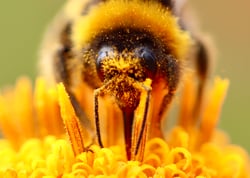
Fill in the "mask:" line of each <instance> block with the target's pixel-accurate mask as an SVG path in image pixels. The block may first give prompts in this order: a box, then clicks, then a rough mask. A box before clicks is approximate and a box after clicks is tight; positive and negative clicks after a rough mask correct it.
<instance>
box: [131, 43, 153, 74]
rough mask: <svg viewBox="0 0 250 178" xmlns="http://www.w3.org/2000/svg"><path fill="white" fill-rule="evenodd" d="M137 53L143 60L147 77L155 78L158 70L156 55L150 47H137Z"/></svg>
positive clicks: (142, 63)
mask: <svg viewBox="0 0 250 178" xmlns="http://www.w3.org/2000/svg"><path fill="white" fill-rule="evenodd" d="M135 55H136V56H137V57H138V58H139V59H140V60H141V65H142V67H143V68H144V69H145V73H146V77H148V78H153V77H154V76H155V73H156V70H157V64H156V56H155V54H154V52H153V51H152V50H151V49H150V48H148V47H139V48H136V49H135Z"/></svg>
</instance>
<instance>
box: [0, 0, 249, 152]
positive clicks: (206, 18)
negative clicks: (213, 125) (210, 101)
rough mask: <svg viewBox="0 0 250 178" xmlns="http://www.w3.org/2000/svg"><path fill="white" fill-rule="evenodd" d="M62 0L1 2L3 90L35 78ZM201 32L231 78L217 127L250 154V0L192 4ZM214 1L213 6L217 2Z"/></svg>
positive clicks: (219, 68)
mask: <svg viewBox="0 0 250 178" xmlns="http://www.w3.org/2000/svg"><path fill="white" fill-rule="evenodd" d="M63 3H64V1H63V0H43V1H34V0H25V1H17V0H16V1H13V0H9V1H2V2H1V5H0V87H1V88H2V87H4V86H6V85H13V84H14V82H15V80H16V79H17V78H18V77H20V76H22V75H26V76H29V77H31V78H32V79H34V78H35V75H36V71H37V67H36V64H37V51H38V49H39V44H40V41H41V39H42V34H43V32H44V30H45V27H46V25H47V24H48V23H49V21H50V20H51V19H52V17H53V16H54V15H55V13H56V12H57V10H58V9H60V7H61V6H62V4H63ZM190 3H191V4H192V6H193V9H194V10H195V12H196V15H197V16H198V18H199V21H200V24H201V26H202V29H203V31H205V32H206V33H209V34H210V35H211V36H212V37H213V41H214V42H215V44H216V48H217V51H218V52H217V60H216V69H215V74H216V75H220V76H222V77H226V78H229V79H230V89H229V93H228V96H227V99H226V101H225V105H224V108H223V112H222V118H221V120H220V123H219V127H220V128H222V129H224V130H225V131H226V132H228V133H229V135H230V137H231V139H232V142H233V143H235V144H239V145H242V146H243V147H245V148H246V149H247V150H248V152H250V76H249V75H250V10H249V9H250V1H249V0H238V1H237V2H236V1H228V0H220V1H216V3H215V1H201V0H190ZM214 3H215V4H214Z"/></svg>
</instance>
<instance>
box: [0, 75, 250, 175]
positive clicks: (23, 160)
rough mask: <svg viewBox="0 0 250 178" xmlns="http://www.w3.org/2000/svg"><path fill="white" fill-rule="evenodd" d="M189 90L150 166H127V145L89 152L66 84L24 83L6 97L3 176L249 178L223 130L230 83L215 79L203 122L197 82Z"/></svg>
mask: <svg viewBox="0 0 250 178" xmlns="http://www.w3.org/2000/svg"><path fill="white" fill-rule="evenodd" d="M184 86H185V88H184V91H183V96H182V97H180V98H182V101H181V102H180V103H181V109H180V117H179V120H178V122H177V123H176V125H175V126H173V128H172V129H171V130H170V131H168V132H167V135H166V140H163V139H161V138H153V139H150V140H148V141H147V142H146V148H145V152H144V153H140V154H144V157H143V160H139V161H138V160H134V161H127V160H126V153H125V150H124V146H123V145H114V146H110V147H108V148H100V147H99V146H98V145H95V144H93V145H91V146H90V147H87V146H88V145H89V142H90V139H89V138H88V137H86V133H85V130H84V128H83V127H82V125H81V124H80V121H79V119H78V117H77V116H76V114H75V111H74V109H73V107H72V105H71V102H70V100H69V97H68V95H67V93H66V91H65V89H64V87H63V85H62V84H60V85H58V86H57V87H51V88H49V89H47V88H46V86H45V82H44V81H43V79H38V80H37V82H36V85H35V89H34V90H33V89H32V87H31V84H30V82H29V80H27V79H20V80H19V81H18V82H17V84H16V87H15V88H14V89H8V90H6V91H4V92H2V95H1V96H0V127H1V131H2V134H3V136H4V138H2V139H0V160H1V161H0V177H42V176H46V177H95V176H97V177H119V178H122V177H198V178H202V177H206V178H207V177H223V178H224V177H225V178H226V177H239V178H244V177H250V169H249V165H250V164H249V155H248V154H247V153H246V151H244V149H242V148H241V147H239V146H236V145H232V144H230V142H229V139H228V137H227V135H226V134H225V133H223V132H222V131H220V130H218V129H216V124H217V121H218V118H219V115H220V111H221V107H222V104H223V101H224V97H225V95H226V91H227V87H228V81H227V80H221V79H218V78H216V79H215V82H214V85H213V87H212V88H211V89H210V90H209V93H206V102H204V105H203V108H204V109H203V110H202V113H201V116H200V118H201V119H200V120H199V121H197V120H194V119H193V118H192V108H193V107H194V98H193V96H192V95H191V94H192V93H193V92H195V91H194V84H193V83H192V79H191V80H187V81H186V84H185V85H184ZM109 122H113V123H110V125H115V124H116V123H115V120H112V119H110V120H109ZM65 130H66V132H65ZM65 133H67V135H68V137H66V136H65V135H66V134H65ZM110 133H112V134H115V133H114V132H112V131H109V134H110ZM111 136H112V135H111ZM140 151H142V150H140Z"/></svg>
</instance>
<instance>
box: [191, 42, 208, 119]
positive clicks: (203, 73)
mask: <svg viewBox="0 0 250 178" xmlns="http://www.w3.org/2000/svg"><path fill="white" fill-rule="evenodd" d="M196 44H197V51H196V61H195V64H196V71H197V74H198V75H197V77H198V86H197V95H196V102H195V106H194V110H193V117H194V118H195V119H197V120H198V119H199V117H200V112H201V109H202V102H203V99H204V98H203V93H204V90H205V86H206V82H207V78H208V73H209V55H208V51H207V49H206V46H205V45H204V43H203V42H201V41H200V40H197V41H196Z"/></svg>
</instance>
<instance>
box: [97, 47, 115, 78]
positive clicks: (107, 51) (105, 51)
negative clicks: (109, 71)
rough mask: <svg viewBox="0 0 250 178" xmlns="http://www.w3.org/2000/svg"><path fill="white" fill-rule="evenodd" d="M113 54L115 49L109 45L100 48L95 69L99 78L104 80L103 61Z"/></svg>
mask: <svg viewBox="0 0 250 178" xmlns="http://www.w3.org/2000/svg"><path fill="white" fill-rule="evenodd" d="M114 55H115V49H114V48H113V47H110V46H103V47H101V48H100V50H99V52H98V54H97V58H96V70H97V74H98V76H99V78H100V79H101V80H102V81H103V80H104V77H105V76H104V71H103V61H104V60H107V59H109V58H113V57H114Z"/></svg>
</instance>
